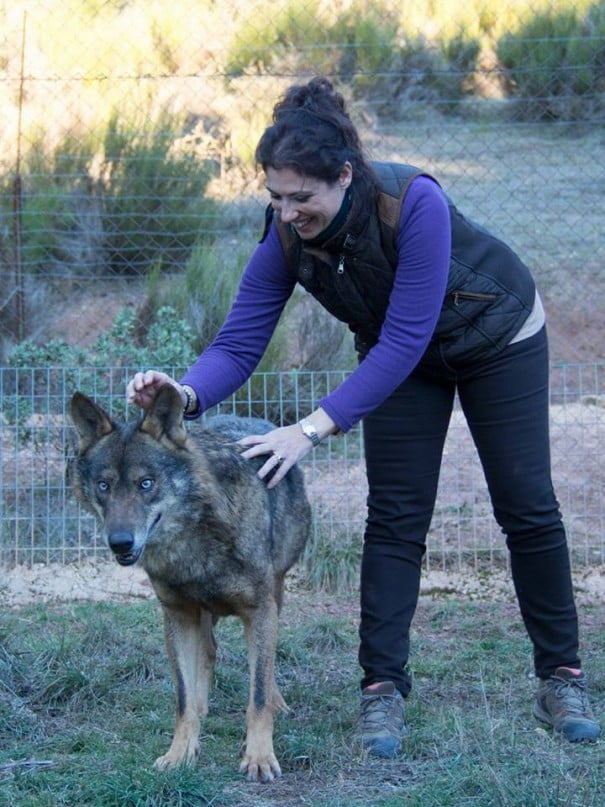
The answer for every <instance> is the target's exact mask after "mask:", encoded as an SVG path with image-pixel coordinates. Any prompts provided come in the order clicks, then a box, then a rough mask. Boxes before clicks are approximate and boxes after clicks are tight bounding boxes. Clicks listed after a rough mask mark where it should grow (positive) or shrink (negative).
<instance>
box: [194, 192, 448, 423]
mask: <svg viewBox="0 0 605 807" xmlns="http://www.w3.org/2000/svg"><path fill="white" fill-rule="evenodd" d="M397 248H398V252H399V260H398V263H397V267H396V271H395V278H394V283H393V289H392V291H391V295H390V299H389V305H388V307H387V312H386V316H385V320H384V323H383V326H382V329H381V332H380V337H379V340H378V342H377V343H376V345H374V346H373V347H372V348H371V350H370V351H369V353H368V354H367V356H366V357H365V358H364V359H363V360H362V361H361V362H360V363H359V365H358V366H357V368H356V369H355V370H354V371H353V372H352V373H351V374H350V375H349V376H348V377H347V379H346V380H345V381H343V383H342V384H340V386H338V387H337V388H336V389H335V390H334V391H333V392H331V393H330V394H329V395H326V396H325V397H324V398H322V399H321V400H320V401H318V404H319V406H321V407H322V408H323V409H324V411H325V412H327V414H328V415H329V416H330V417H331V418H332V420H333V421H334V422H335V423H336V425H337V426H338V427H339V428H340V429H341V431H343V432H346V431H348V430H349V429H350V428H351V427H352V426H354V425H355V424H356V423H357V422H358V421H359V420H361V419H362V418H363V417H364V416H365V415H367V414H368V413H369V412H371V411H373V410H374V409H375V408H376V407H378V406H379V405H380V404H381V403H382V402H383V401H384V400H386V398H388V396H389V395H390V394H391V393H392V392H393V391H394V390H395V389H396V388H397V387H398V386H399V385H400V384H401V383H402V382H403V381H404V380H405V378H406V377H407V376H408V375H409V374H410V373H411V371H412V370H413V369H414V367H415V366H416V364H417V363H418V362H419V360H420V358H421V357H422V354H423V353H424V351H425V349H426V347H427V345H428V343H429V340H430V338H431V336H432V334H433V331H434V329H435V326H436V324H437V319H438V317H439V312H440V310H441V305H442V302H443V298H444V295H445V289H446V284H447V276H448V269H449V260H450V250H451V226H450V217H449V211H448V206H447V201H446V198H445V195H444V193H443V191H442V190H441V188H440V187H439V185H438V184H437V183H436V182H434V181H433V180H431V179H430V178H428V177H423V176H419V177H416V178H415V179H414V180H413V181H412V183H411V185H410V188H409V189H408V192H407V194H406V196H405V199H404V203H403V205H402V208H401V213H400V218H399V231H398V235H397ZM295 285H296V276H295V274H294V272H293V271H292V269H291V268H290V267H289V266H288V263H287V261H286V258H285V255H284V251H283V249H282V246H281V243H280V240H279V235H278V232H277V229H276V227H275V223H273V224H272V225H271V228H270V230H269V233H268V235H267V237H266V238H265V240H264V241H263V242H262V243H261V244H259V245H258V246H257V247H256V249H255V251H254V253H253V254H252V257H251V258H250V261H249V262H248V265H247V266H246V268H245V270H244V273H243V275H242V279H241V282H240V285H239V289H238V292H237V294H236V297H235V300H234V302H233V305H232V307H231V310H230V312H229V314H228V316H227V318H226V320H225V322H224V324H223V326H222V328H221V329H220V331H219V332H218V334H217V336H216V338H215V339H214V341H213V342H212V344H211V345H210V346H209V347H208V348H207V349H206V350H205V351H204V352H203V353H202V354H201V356H200V357H199V358H198V360H197V361H196V362H195V364H193V366H192V367H191V368H190V369H189V370H188V372H187V373H186V374H185V375H184V376H183V378H182V379H181V383H183V384H189V385H191V386H192V387H193V388H194V389H195V391H196V393H197V396H198V400H199V402H200V411H204V410H206V409H208V408H210V407H211V406H214V405H215V404H217V403H218V402H219V401H222V400H223V399H224V398H226V397H228V396H229V395H231V394H232V393H233V392H235V390H236V389H238V388H239V387H240V386H241V385H242V384H243V383H244V382H245V381H247V379H248V378H249V377H250V375H251V374H252V372H253V371H254V369H255V368H256V366H257V365H258V363H259V361H260V360H261V358H262V356H263V353H264V352H265V350H266V348H267V345H268V343H269V341H270V339H271V336H272V335H273V331H274V330H275V327H276V325H277V322H278V320H279V317H280V314H281V313H282V311H283V309H284V306H285V305H286V303H287V301H288V299H289V297H290V295H291V294H292V291H293V289H294V287H295Z"/></svg>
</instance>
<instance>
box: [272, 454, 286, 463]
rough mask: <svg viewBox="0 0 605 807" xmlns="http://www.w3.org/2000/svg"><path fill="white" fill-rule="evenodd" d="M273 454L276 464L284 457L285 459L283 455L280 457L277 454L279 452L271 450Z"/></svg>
mask: <svg viewBox="0 0 605 807" xmlns="http://www.w3.org/2000/svg"><path fill="white" fill-rule="evenodd" d="M273 456H274V457H275V459H276V460H277V464H278V465H281V464H282V462H283V461H284V459H285V458H284V457H280V456H279V454H278V453H277V451H274V452H273Z"/></svg>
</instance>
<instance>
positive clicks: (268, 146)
mask: <svg viewBox="0 0 605 807" xmlns="http://www.w3.org/2000/svg"><path fill="white" fill-rule="evenodd" d="M255 156H256V161H257V163H259V164H260V165H261V166H262V167H263V170H265V171H266V170H267V168H274V169H276V170H280V169H282V168H290V169H292V170H294V171H297V172H298V173H299V174H301V175H302V176H310V177H314V178H316V179H321V180H323V181H324V182H327V183H328V184H329V185H332V184H333V183H334V182H336V181H337V180H338V177H339V176H340V172H341V171H342V168H343V165H344V164H345V162H347V161H348V162H350V163H351V165H352V166H353V185H354V187H355V188H356V189H358V190H359V191H365V192H370V193H375V192H376V188H377V182H376V178H375V175H374V172H373V171H372V168H371V167H370V165H369V164H368V162H367V160H366V158H365V156H364V153H363V147H362V145H361V141H360V139H359V135H358V134H357V130H356V128H355V126H354V125H353V123H352V121H351V118H350V117H349V115H348V113H347V111H346V108H345V100H344V98H343V97H342V95H341V94H340V93H338V92H336V91H335V90H334V87H333V85H332V82H331V81H329V79H327V78H324V77H321V76H319V77H317V78H313V79H311V81H309V83H308V84H300V85H299V84H297V85H293V86H292V87H290V88H289V89H288V90H287V91H286V93H285V95H284V96H283V98H282V99H281V100H280V101H278V103H277V104H276V105H275V107H274V108H273V124H272V125H271V126H269V127H267V129H265V132H264V134H263V136H262V137H261V139H260V140H259V143H258V146H257V147H256V155H255Z"/></svg>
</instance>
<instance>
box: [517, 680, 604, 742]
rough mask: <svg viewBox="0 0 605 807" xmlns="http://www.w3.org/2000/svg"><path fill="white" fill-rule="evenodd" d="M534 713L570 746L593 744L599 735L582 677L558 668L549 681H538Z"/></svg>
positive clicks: (599, 730)
mask: <svg viewBox="0 0 605 807" xmlns="http://www.w3.org/2000/svg"><path fill="white" fill-rule="evenodd" d="M533 713H534V717H535V718H537V719H538V720H541V721H542V722H543V723H548V725H549V726H552V727H553V729H554V730H555V731H557V732H559V733H560V734H561V735H562V736H563V737H565V739H566V740H569V741H570V742H572V743H581V742H589V743H592V742H596V740H597V739H598V738H599V736H600V734H601V727H600V726H599V724H598V723H597V721H596V720H595V716H594V714H593V713H592V709H591V708H590V704H589V703H588V695H587V694H586V678H585V676H584V675H583V674H582V673H580V674H576V673H574V672H573V671H572V670H569V669H567V667H557V669H556V670H555V671H554V673H553V674H552V675H551V676H550V678H547V679H546V680H544V681H540V686H539V688H538V691H537V692H536V695H535V701H534V707H533Z"/></svg>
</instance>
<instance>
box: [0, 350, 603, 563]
mask: <svg viewBox="0 0 605 807" xmlns="http://www.w3.org/2000/svg"><path fill="white" fill-rule="evenodd" d="M170 371H171V372H177V373H178V369H176V370H175V369H174V368H171V370H170ZM131 373H132V371H131V370H129V369H128V368H77V369H71V368H57V369H50V370H40V369H29V370H28V369H17V370H15V369H10V370H8V369H4V370H3V371H2V372H1V374H0V408H1V411H2V412H3V428H2V441H1V444H0V491H1V507H2V519H1V526H0V529H1V536H0V558H1V560H2V563H3V565H4V566H6V567H12V566H15V565H25V566H30V565H33V564H36V563H45V564H49V563H83V562H90V561H96V560H103V559H105V560H106V559H108V558H109V551H108V549H107V547H106V546H105V542H104V538H103V536H102V535H100V534H99V532H98V529H97V525H96V523H95V520H94V518H93V517H92V516H91V515H89V514H87V513H84V512H82V511H81V510H80V509H79V507H78V505H77V504H76V502H75V500H74V499H73V497H72V494H71V492H70V490H69V486H68V484H67V482H66V479H65V460H66V457H67V456H68V454H69V453H70V451H72V450H73V448H72V447H73V439H72V438H73V436H74V435H73V427H72V426H71V425H70V421H69V417H68V416H67V414H66V407H68V403H69V399H70V397H71V394H72V393H73V391H75V390H76V389H80V390H82V391H85V392H86V393H87V394H90V395H91V396H93V397H95V399H96V400H97V401H98V402H99V403H100V404H101V405H102V406H103V407H104V408H106V409H107V411H109V412H111V413H112V414H113V416H114V417H116V418H121V417H123V416H124V415H125V410H126V407H125V404H124V388H125V384H126V381H127V380H128V379H129V378H130V377H131ZM552 373H553V375H552V381H553V384H552V404H551V422H552V427H551V428H552V446H553V475H554V481H555V486H556V489H557V493H558V497H559V500H560V503H561V507H562V510H563V514H564V518H565V521H566V525H567V529H568V534H569V542H570V547H571V553H572V559H573V563H574V565H575V567H576V568H578V567H584V566H590V565H597V564H602V563H604V562H605V512H604V506H603V502H604V500H605V499H604V495H603V494H604V492H605V490H604V488H605V465H604V463H603V456H604V455H605V451H604V449H605V445H604V441H605V429H604V426H605V363H593V364H575V365H574V364H559V365H557V364H555V365H553V368H552ZM345 376H346V372H336V371H332V372H313V373H309V372H297V373H262V374H257V375H255V376H253V378H252V379H251V380H250V381H249V382H248V384H247V385H245V386H244V387H243V388H242V389H241V390H240V391H239V392H238V393H237V395H235V396H233V398H231V399H229V400H227V401H225V402H224V403H223V404H221V406H220V407H219V411H223V412H224V411H228V412H233V413H235V414H238V415H246V416H248V415H255V416H260V417H266V418H269V419H270V420H272V421H273V422H275V423H289V422H293V421H294V420H296V419H298V418H299V417H300V416H302V415H303V414H306V413H307V412H308V411H309V409H310V408H311V407H312V402H313V401H314V400H316V399H317V398H318V397H320V396H321V395H323V394H325V393H326V392H327V391H329V390H330V389H331V388H333V387H334V386H336V385H337V384H339V383H340V382H342V380H344V378H345ZM127 414H128V413H127ZM132 414H133V413H132V412H131V413H130V415H131V416H132ZM208 414H212V413H208ZM191 428H196V426H195V425H192V426H191ZM303 467H304V470H305V475H306V481H307V487H308V492H309V497H310V500H311V502H312V506H313V514H314V519H313V523H314V541H316V542H317V541H322V542H325V543H326V544H329V545H330V546H331V547H332V548H333V551H334V553H335V554H337V553H338V549H339V548H340V549H341V550H343V551H344V550H348V551H349V552H351V553H353V554H355V553H357V554H359V551H360V548H361V540H362V533H363V528H364V519H365V500H366V478H365V472H364V468H363V447H362V441H361V432H360V429H359V428H356V429H354V430H352V431H351V432H349V433H348V434H346V435H343V436H340V437H336V438H331V439H330V440H329V441H328V442H327V444H326V445H324V446H322V447H320V448H318V449H316V450H315V451H314V453H313V455H312V456H311V457H309V458H307V459H305V460H304V461H303ZM506 555H507V553H506V549H505V545H504V538H503V536H502V535H501V534H500V531H499V528H498V526H497V524H496V523H495V521H494V518H493V516H492V511H491V506H490V503H489V499H488V496H487V491H486V488H485V483H484V480H483V476H482V472H481V469H480V466H479V463H478V459H477V457H476V454H475V449H474V447H473V445H472V441H471V439H470V436H469V434H468V431H467V427H466V424H465V422H464V419H463V416H462V413H461V412H460V410H459V409H458V408H457V409H456V411H455V412H454V417H453V419H452V423H451V427H450V430H449V434H448V439H447V442H446V446H445V455H444V463H443V471H442V475H441V479H440V486H439V494H438V500H437V507H436V510H435V515H434V518H433V523H432V527H431V532H430V535H429V539H428V551H427V554H426V560H425V563H426V566H427V568H430V569H435V568H441V569H452V568H469V566H470V567H474V568H476V569H490V568H498V567H500V566H501V565H502V564H503V563H506Z"/></svg>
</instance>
